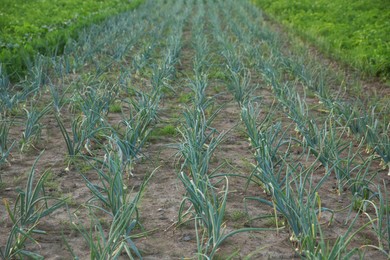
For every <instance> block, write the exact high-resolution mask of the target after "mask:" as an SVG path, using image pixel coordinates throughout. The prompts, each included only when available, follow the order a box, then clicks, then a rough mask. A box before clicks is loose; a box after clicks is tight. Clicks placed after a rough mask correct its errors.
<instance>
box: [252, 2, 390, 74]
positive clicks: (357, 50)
mask: <svg viewBox="0 0 390 260" xmlns="http://www.w3.org/2000/svg"><path fill="white" fill-rule="evenodd" d="M254 2H255V3H256V4H258V5H259V6H260V7H261V8H262V9H263V10H264V11H265V12H267V13H269V14H270V15H272V16H274V17H275V18H276V19H277V20H279V21H280V22H282V23H283V24H284V25H287V26H288V27H293V28H294V30H295V31H296V32H297V33H298V34H300V35H302V36H303V37H304V38H306V39H308V40H309V41H311V42H312V43H314V44H316V45H318V46H319V47H320V48H321V49H322V50H323V51H325V52H327V53H329V54H331V55H332V56H333V57H335V58H337V59H340V60H341V61H343V62H345V63H347V64H349V65H351V66H353V67H355V68H358V69H359V70H361V71H363V72H365V73H366V74H369V75H377V76H378V75H381V76H387V77H388V76H389V75H390V5H389V3H388V1H386V0H373V1H369V0H357V1H352V0H349V1H343V0H335V1H327V0H303V1H289V0H277V1H275V0H254Z"/></svg>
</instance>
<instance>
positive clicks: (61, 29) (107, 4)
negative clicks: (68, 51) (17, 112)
mask: <svg viewBox="0 0 390 260" xmlns="http://www.w3.org/2000/svg"><path fill="white" fill-rule="evenodd" d="M142 1H143V0H28V1H27V0H0V61H1V63H3V66H4V67H5V70H6V71H7V72H8V73H9V74H13V73H15V72H16V73H21V72H22V71H23V70H24V69H25V66H26V64H25V63H26V59H28V58H29V57H32V56H33V55H35V54H37V53H38V52H39V53H43V54H49V53H50V52H54V50H57V51H58V52H59V53H61V51H62V48H63V46H64V45H65V43H66V41H67V39H68V38H69V37H76V35H77V32H78V31H79V30H80V28H83V27H84V26H87V25H90V24H92V23H95V22H98V21H101V20H102V19H104V18H106V17H108V16H110V15H113V14H116V13H119V12H123V11H126V10H129V9H132V8H135V7H136V6H138V5H139V4H140V3H141V2H142ZM3 69H4V68H3Z"/></svg>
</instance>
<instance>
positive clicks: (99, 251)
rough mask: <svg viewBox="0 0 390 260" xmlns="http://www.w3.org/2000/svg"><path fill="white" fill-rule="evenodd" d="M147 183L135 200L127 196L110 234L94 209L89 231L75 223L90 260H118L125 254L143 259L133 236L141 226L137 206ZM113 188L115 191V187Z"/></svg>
mask: <svg viewBox="0 0 390 260" xmlns="http://www.w3.org/2000/svg"><path fill="white" fill-rule="evenodd" d="M147 181H148V179H146V180H145V181H144V182H143V183H142V185H141V187H140V190H139V191H138V192H137V193H136V194H135V196H134V198H132V199H131V198H130V197H129V196H125V201H123V204H122V206H121V207H120V208H118V209H117V210H118V211H117V213H116V214H115V215H114V216H113V218H112V221H111V224H110V228H109V231H108V232H107V231H106V229H105V228H103V226H102V223H101V222H100V221H99V219H98V218H97V217H96V215H95V214H94V213H93V210H92V209H90V216H91V224H90V227H89V229H86V228H85V227H84V226H83V225H82V224H76V223H75V222H73V223H74V225H75V227H76V228H77V229H78V230H79V231H80V233H81V235H82V236H83V238H84V240H85V241H86V242H87V244H88V246H89V251H90V259H118V258H120V256H122V255H123V253H126V255H127V257H128V258H129V259H134V257H135V256H137V257H138V258H140V259H142V256H141V253H140V251H139V250H138V248H137V247H136V245H135V243H134V242H133V240H132V237H131V236H132V232H133V231H134V228H136V227H137V225H139V217H138V211H137V205H138V203H139V200H140V198H141V196H142V193H143V191H144V190H145V185H146V183H147ZM112 188H113V189H114V187H112ZM115 188H118V187H115ZM95 195H96V194H95ZM96 233H97V234H96ZM96 235H97V237H98V238H97V239H96Z"/></svg>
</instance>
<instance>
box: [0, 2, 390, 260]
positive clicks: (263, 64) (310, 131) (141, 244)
mask: <svg viewBox="0 0 390 260" xmlns="http://www.w3.org/2000/svg"><path fill="white" fill-rule="evenodd" d="M0 76H1V78H0V134H1V135H0V197H1V199H2V204H1V205H0V227H1V232H0V257H1V258H2V259H13V258H15V259H24V258H33V259H42V258H47V259H70V258H78V259H88V258H89V259H129V258H130V259H132V258H134V259H141V258H144V259H266V258H268V259H283V258H284V259H292V258H306V259H349V258H353V259H355V258H357V257H361V258H370V259H371V258H375V259H388V258H389V249H390V243H389V241H390V239H389V237H390V206H389V199H390V195H389V190H388V189H389V184H390V169H389V168H390V124H389V115H390V104H389V100H390V98H389V97H390V89H389V88H386V87H383V86H381V85H378V84H379V83H378V84H377V85H369V84H368V83H367V82H362V81H359V80H358V79H354V78H353V76H352V75H348V74H345V73H342V72H340V71H336V69H335V66H333V65H332V64H327V63H326V62H324V61H323V60H321V59H319V58H318V57H316V56H315V55H313V54H312V53H311V52H310V51H309V50H307V49H306V48H305V46H302V45H301V43H300V42H299V41H298V40H296V39H294V38H289V37H288V36H286V35H284V34H282V33H281V32H280V31H279V30H277V29H276V28H275V27H273V25H271V24H269V23H268V22H267V21H266V20H265V19H264V18H263V14H262V12H261V11H260V10H259V9H258V8H257V7H255V6H254V5H253V4H252V3H251V2H250V1H235V0H178V1H176V0H164V1H152V0H146V1H145V2H144V3H142V4H141V5H140V6H139V7H138V8H137V9H136V10H134V11H129V12H125V13H121V14H118V15H116V16H112V17H110V18H109V19H107V20H105V21H104V22H102V23H100V24H95V25H92V26H90V27H88V28H86V29H85V30H83V32H82V33H80V35H79V36H78V38H77V40H71V39H68V41H67V43H66V45H65V47H64V54H63V55H57V56H48V55H46V56H43V55H37V56H36V57H35V59H34V61H33V63H32V65H31V67H30V68H28V70H27V76H26V77H25V78H24V79H23V80H21V81H19V82H17V83H14V82H11V81H10V79H9V77H8V76H7V74H6V73H4V71H2V72H0Z"/></svg>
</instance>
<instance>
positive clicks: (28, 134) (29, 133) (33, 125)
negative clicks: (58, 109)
mask: <svg viewBox="0 0 390 260" xmlns="http://www.w3.org/2000/svg"><path fill="white" fill-rule="evenodd" d="M33 106H34V105H33ZM33 106H32V107H31V110H30V111H29V110H27V109H26V108H24V111H25V112H26V116H27V118H26V121H25V122H26V123H25V129H24V131H23V133H22V139H21V141H20V143H21V148H20V150H21V151H24V150H25V149H28V148H29V147H30V146H33V147H34V144H35V143H36V142H37V141H38V140H39V139H40V137H41V131H42V125H41V123H40V122H39V121H40V120H41V118H42V117H43V116H44V115H45V114H47V113H48V112H49V111H50V109H51V104H49V105H48V106H46V107H44V108H43V109H42V110H41V111H38V110H37V109H36V108H34V107H33Z"/></svg>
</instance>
